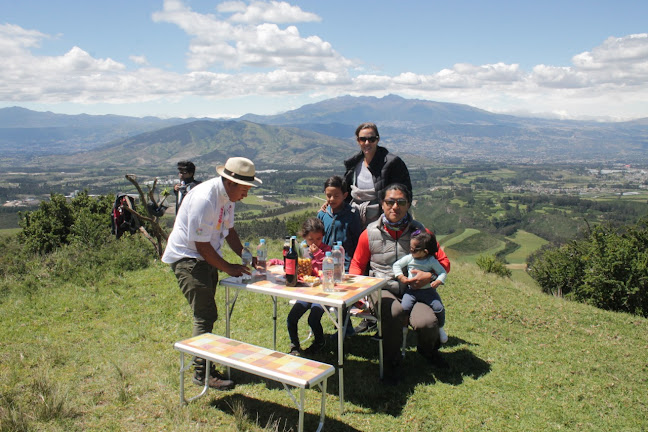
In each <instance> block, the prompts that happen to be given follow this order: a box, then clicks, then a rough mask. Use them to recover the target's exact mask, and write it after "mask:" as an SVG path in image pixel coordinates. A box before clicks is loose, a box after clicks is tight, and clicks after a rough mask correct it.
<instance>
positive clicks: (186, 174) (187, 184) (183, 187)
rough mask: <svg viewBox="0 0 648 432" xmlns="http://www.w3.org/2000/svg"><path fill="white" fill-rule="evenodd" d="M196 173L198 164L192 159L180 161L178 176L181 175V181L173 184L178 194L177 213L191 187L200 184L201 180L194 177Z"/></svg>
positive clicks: (174, 191)
mask: <svg viewBox="0 0 648 432" xmlns="http://www.w3.org/2000/svg"><path fill="white" fill-rule="evenodd" d="M195 173H196V165H194V163H193V162H191V161H187V160H184V161H180V162H178V177H180V183H176V184H175V185H173V193H175V196H176V214H178V211H179V210H180V204H182V200H183V199H184V197H185V196H186V195H187V193H189V191H190V190H191V189H193V188H194V187H196V186H198V185H199V184H200V182H199V181H198V180H196V179H194V174H195Z"/></svg>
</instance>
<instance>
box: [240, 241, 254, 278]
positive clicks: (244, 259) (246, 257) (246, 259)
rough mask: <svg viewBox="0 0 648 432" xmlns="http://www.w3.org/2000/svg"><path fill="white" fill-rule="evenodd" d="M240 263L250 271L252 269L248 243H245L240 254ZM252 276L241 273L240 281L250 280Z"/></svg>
mask: <svg viewBox="0 0 648 432" xmlns="http://www.w3.org/2000/svg"><path fill="white" fill-rule="evenodd" d="M241 263H242V264H243V265H244V266H246V267H247V268H249V269H250V270H251V267H252V252H251V251H250V242H245V244H244V245H243V251H242V252H241ZM250 279H252V276H250V275H249V274H245V273H243V275H242V276H241V280H250Z"/></svg>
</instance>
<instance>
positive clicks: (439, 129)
mask: <svg viewBox="0 0 648 432" xmlns="http://www.w3.org/2000/svg"><path fill="white" fill-rule="evenodd" d="M366 121H371V122H374V123H376V124H377V125H378V127H379V131H380V136H381V145H384V146H386V147H387V148H388V149H390V151H392V152H395V153H397V154H399V155H402V156H403V158H405V159H406V160H407V161H408V163H410V162H411V163H429V162H430V161H436V162H473V161H489V162H524V163H540V162H557V161H558V162H593V161H596V162H624V163H628V162H633V163H636V162H646V161H648V157H647V155H648V152H647V150H648V118H646V119H639V120H635V121H631V122H621V123H611V122H608V123H601V122H587V121H568V120H551V119H542V118H526V117H516V116H511V115H502V114H495V113H491V112H488V111H485V110H481V109H478V108H475V107H471V106H468V105H461V104H453V103H442V102H434V101H427V100H418V99H405V98H402V97H400V96H395V95H389V96H385V97H383V98H375V97H352V96H343V97H338V98H333V99H328V100H325V101H322V102H318V103H314V104H309V105H304V106H302V107H301V108H298V109H295V110H292V111H288V112H285V113H282V114H277V115H270V116H260V115H255V114H246V115H244V116H242V117H240V118H238V119H229V120H224V119H196V118H192V119H177V118H176V119H159V118H155V117H145V118H137V117H125V116H114V115H109V116H92V115H87V114H82V115H63V114H54V113H50V112H47V113H41V112H35V111H30V110H26V109H24V108H18V107H14V108H4V109H0V151H2V154H3V158H2V160H3V161H4V162H2V161H0V164H3V163H4V164H7V163H11V164H14V165H15V164H17V163H18V164H25V165H34V164H36V165H37V164H43V163H46V164H48V165H55V166H58V165H61V166H65V165H70V164H73V165H79V164H83V165H90V166H92V165H101V166H122V165H130V166H154V165H159V164H166V163H169V164H173V162H174V161H177V160H179V159H194V160H199V161H200V162H201V163H203V164H204V163H220V162H223V161H224V160H225V159H226V158H227V157H228V156H231V155H240V156H246V157H249V158H251V159H253V160H254V161H255V162H257V163H258V164H260V165H261V166H277V165H284V166H285V165H293V166H294V165H304V166H326V165H330V164H339V163H340V162H341V160H342V159H344V158H346V157H349V156H350V155H351V154H353V152H355V151H356V149H357V147H356V144H355V141H354V139H353V138H354V131H355V128H356V127H357V125H358V124H360V123H362V122H366Z"/></svg>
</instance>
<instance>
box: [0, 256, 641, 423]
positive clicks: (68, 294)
mask: <svg viewBox="0 0 648 432" xmlns="http://www.w3.org/2000/svg"><path fill="white" fill-rule="evenodd" d="M273 247H274V245H273ZM226 257H227V258H228V259H232V257H231V256H230V255H226ZM43 277H44V278H46V277H47V276H46V275H43ZM443 298H444V303H445V305H446V308H447V316H448V319H447V323H446V329H447V331H448V333H449V336H450V339H449V341H448V343H447V344H446V345H444V346H443V347H442V348H441V352H442V353H443V355H444V356H445V358H446V359H447V361H448V362H449V364H450V368H449V369H447V370H443V369H436V368H433V367H431V366H430V365H429V364H427V363H426V362H425V361H424V359H423V358H422V357H421V356H420V355H418V354H417V352H416V338H415V335H414V334H412V333H411V332H410V334H409V338H408V346H407V352H406V356H405V358H404V360H403V372H404V378H403V381H402V382H401V384H399V385H398V386H394V387H390V386H385V385H383V384H382V383H381V382H380V381H379V379H378V369H379V368H378V357H377V356H378V346H377V343H376V342H375V341H374V340H372V339H371V338H370V337H369V335H361V336H354V337H352V338H350V339H348V340H347V342H346V343H345V347H347V352H346V360H345V368H344V374H345V382H346V386H345V390H346V392H345V393H346V394H345V396H346V405H345V408H346V413H345V414H340V412H339V409H338V408H339V400H338V397H337V390H338V385H337V376H334V377H333V378H331V379H329V381H328V395H327V397H326V413H327V418H326V423H325V428H324V430H326V431H332V432H364V431H367V432H374V431H384V432H396V431H398V432H419V431H431V430H442V431H448V432H455V431H456V432H459V431H462V432H463V431H497V432H500V431H516V432H517V431H540V430H541V431H585V430H586V431H608V430H623V431H638V432H639V431H644V430H647V429H648V420H647V419H648V416H647V415H646V414H647V412H646V404H645V383H646V382H648V369H646V367H645V355H644V351H645V347H646V346H648V320H646V319H644V318H639V317H635V316H631V315H627V314H620V313H612V312H606V311H601V310H598V309H595V308H593V307H590V306H587V305H583V304H577V303H571V302H568V301H565V300H562V299H559V298H554V297H550V296H547V295H545V294H542V293H540V292H539V291H538V290H537V289H535V288H531V287H529V286H527V285H524V284H520V283H515V282H513V281H510V280H507V279H502V278H499V277H497V276H494V275H488V274H483V273H482V272H481V271H480V270H479V269H477V267H476V266H474V265H472V264H467V263H461V262H457V263H455V264H454V266H453V272H452V277H451V278H449V279H448V284H447V285H446V286H444V288H443ZM216 300H217V304H218V306H219V308H221V309H220V315H221V316H220V318H219V319H218V321H217V322H216V326H215V328H214V332H215V333H217V334H223V332H224V331H225V322H224V318H223V316H224V313H225V312H224V309H223V308H224V290H223V289H222V288H219V289H218V290H217V295H216ZM272 308H273V303H272V301H271V300H270V299H269V298H268V297H266V296H263V295H259V294H254V293H249V292H245V293H242V294H240V296H239V299H238V301H237V304H236V310H235V311H234V313H233V315H232V326H233V327H232V337H233V338H236V339H239V340H244V341H247V342H251V343H254V344H257V345H261V346H266V347H271V346H272ZM289 308H290V305H289V304H288V302H287V301H283V300H280V301H279V303H278V314H279V317H280V318H279V326H278V330H279V331H278V349H279V350H282V351H287V350H288V338H287V334H286V330H285V324H284V323H285V317H286V314H287V313H288V311H289ZM0 315H2V316H3V325H2V326H0V340H1V341H2V344H0V422H1V424H0V426H1V427H0V429H1V430H3V431H5V430H7V431H18V430H34V431H35V430H44V431H61V432H62V431H65V432H67V431H136V430H137V431H148V430H155V431H202V430H205V431H206V430H218V431H224V432H234V431H252V432H257V431H258V432H261V431H286V432H287V431H290V430H292V431H295V430H296V421H297V411H296V409H295V407H294V405H293V401H292V400H290V398H289V397H288V396H287V394H286V393H285V392H284V391H283V389H282V387H281V386H280V385H277V384H276V383H274V382H272V381H268V380H264V379H261V378H259V377H256V376H254V375H249V374H245V373H240V372H237V371H233V379H234V380H235V381H236V383H237V386H236V388H235V389H234V390H232V391H227V392H216V391H212V392H210V393H209V394H208V396H206V397H204V398H202V399H199V400H196V401H194V402H192V403H190V404H189V405H188V406H181V405H180V403H179V394H178V391H179V376H178V367H179V355H178V353H177V352H176V351H175V350H174V349H173V347H172V345H173V343H174V342H175V341H177V340H181V339H184V338H186V337H189V336H190V334H191V321H192V317H191V314H190V309H189V306H188V305H187V304H186V300H185V299H184V298H183V296H182V295H181V293H180V292H179V290H178V287H177V283H176V280H175V277H174V276H173V274H172V273H171V271H170V270H169V267H168V266H166V265H164V264H161V263H156V264H154V265H153V266H152V267H150V268H148V269H144V270H139V271H135V272H130V273H126V274H124V275H123V276H119V277H117V276H107V277H105V278H99V279H97V280H94V281H93V282H92V283H91V284H89V285H88V286H77V285H74V284H70V283H63V284H57V285H55V286H50V288H48V289H40V290H39V289H38V288H35V290H32V291H31V292H22V293H21V292H14V291H9V292H5V293H4V295H3V296H2V297H0ZM323 324H324V326H325V331H326V332H327V333H331V332H332V327H331V324H330V323H329V322H328V320H327V319H326V318H324V320H323ZM300 331H301V332H302V333H303V334H305V333H306V332H307V324H306V318H304V319H302V320H301V321H300ZM306 345H307V344H306ZM334 346H335V345H332V344H331V345H327V348H326V350H325V351H324V352H323V353H322V354H321V355H319V356H318V357H317V360H320V361H324V362H327V363H331V364H335V362H336V358H337V354H336V350H335V348H334ZM199 390H200V389H199V388H198V387H196V386H193V385H192V384H190V383H189V384H188V389H187V391H188V392H189V394H188V395H194V394H197V392H198V391H199ZM306 393H307V394H306V405H305V407H306V418H305V426H306V430H314V429H315V427H316V424H317V421H318V419H317V413H318V412H319V406H318V402H319V392H318V391H317V390H308V391H307V392H306Z"/></svg>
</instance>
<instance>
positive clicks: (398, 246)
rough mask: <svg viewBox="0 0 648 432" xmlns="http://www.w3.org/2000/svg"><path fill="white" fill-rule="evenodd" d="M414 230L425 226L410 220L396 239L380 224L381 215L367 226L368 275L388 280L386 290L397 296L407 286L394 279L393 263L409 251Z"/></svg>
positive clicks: (422, 228) (401, 293)
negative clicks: (369, 254)
mask: <svg viewBox="0 0 648 432" xmlns="http://www.w3.org/2000/svg"><path fill="white" fill-rule="evenodd" d="M416 230H421V231H423V230H425V227H424V226H423V225H422V224H421V223H419V222H417V221H412V222H410V224H409V225H408V226H407V227H406V228H405V229H404V230H403V231H402V232H401V236H400V237H399V238H398V240H394V238H393V237H392V236H391V235H389V233H388V232H387V230H385V228H384V226H383V224H382V217H381V218H380V219H378V220H377V221H375V222H372V223H370V224H369V225H368V226H367V239H368V240H369V252H371V260H370V262H369V276H374V277H379V278H383V279H387V280H388V288H387V289H388V290H389V291H391V292H392V294H394V295H397V296H398V297H399V298H400V297H401V296H402V295H403V293H404V292H405V288H407V287H406V286H405V285H404V284H402V283H400V282H398V281H397V280H394V269H393V265H394V263H395V262H396V261H398V260H399V259H400V258H402V257H404V256H405V255H407V254H409V253H410V237H411V235H412V232H414V231H416Z"/></svg>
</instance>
